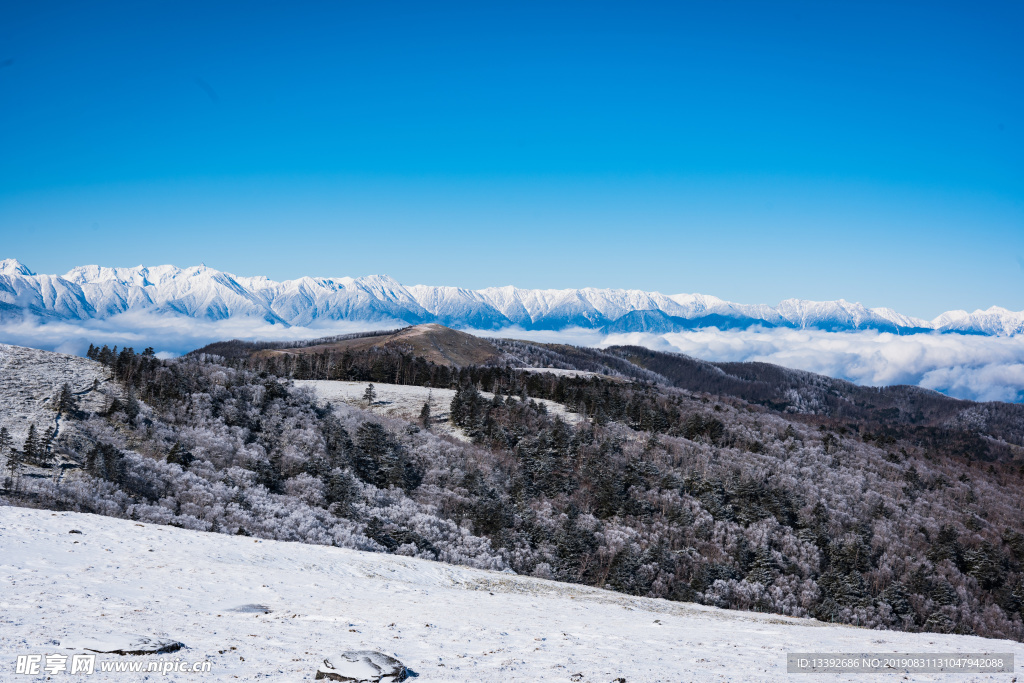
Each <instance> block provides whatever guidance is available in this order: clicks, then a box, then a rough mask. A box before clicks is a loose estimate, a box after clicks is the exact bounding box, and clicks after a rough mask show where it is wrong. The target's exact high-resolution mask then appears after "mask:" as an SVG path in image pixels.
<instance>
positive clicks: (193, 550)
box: [0, 507, 1024, 683]
mask: <svg viewBox="0 0 1024 683" xmlns="http://www.w3.org/2000/svg"><path fill="white" fill-rule="evenodd" d="M72 529H76V530H79V531H81V534H70V533H69V531H70V530H72ZM0 582H2V586H3V590H2V593H0V653H2V657H0V679H3V680H11V679H14V680H17V679H18V678H25V680H29V679H28V678H27V677H16V676H15V675H14V674H13V672H14V666H15V659H16V657H17V655H19V654H52V653H55V652H59V651H60V650H59V647H60V645H59V644H60V643H61V642H62V641H68V642H76V641H81V640H83V639H105V638H110V637H111V636H112V635H113V636H114V637H117V635H116V634H141V635H145V636H150V637H166V638H171V639H174V640H180V641H181V642H183V643H184V644H185V645H186V649H184V650H181V651H179V652H177V653H175V654H174V655H173V657H180V658H181V659H184V660H189V661H210V662H211V663H212V666H213V668H212V672H211V674H208V675H206V676H201V677H200V676H197V675H196V674H188V673H181V674H173V673H172V674H169V675H167V676H151V678H152V679H154V680H156V679H159V680H182V681H185V680H190V681H194V680H198V679H200V678H202V679H206V680H210V679H211V678H212V679H214V680H222V679H223V680H240V681H250V680H257V679H268V678H269V679H271V680H281V681H297V680H310V679H312V677H313V675H314V672H315V670H316V667H317V666H318V665H319V664H320V663H321V662H322V659H323V658H324V657H325V656H329V655H331V654H333V653H336V652H339V651H345V650H377V651H380V652H383V653H385V654H388V655H391V656H394V657H396V658H398V659H399V660H401V661H402V662H403V663H404V664H405V665H406V666H407V667H409V668H410V669H412V670H413V671H414V672H416V673H417V674H418V675H419V678H417V679H416V680H419V681H423V682H424V683H426V682H427V681H483V682H487V681H494V682H498V681H503V682H504V681H570V680H573V681H590V682H593V683H597V682H601V683H606V682H607V681H612V680H614V679H616V678H618V677H622V678H625V679H626V680H627V681H629V682H630V683H636V682H652V683H653V682H658V681H666V682H667V681H775V680H782V679H788V678H789V676H788V675H787V674H786V653H787V652H814V651H817V652H1012V653H1014V655H1015V657H1016V659H1017V661H1018V662H1019V661H1024V659H1022V658H1024V645H1022V644H1020V643H1014V642H1009V641H999V640H986V639H983V638H978V637H973V636H953V635H938V634H932V633H921V634H911V633H899V632H888V631H871V630H866V629H859V628H852V627H845V626H832V625H825V624H822V623H820V622H816V621H813V620H808V619H795V618H788V617H780V616H777V615H765V614H755V613H749V612H737V611H727V610H719V609H716V608H712V607H702V606H697V605H692V604H686V603H674V602H668V601H665V600H656V599H649V598H635V597H631V596H627V595H622V594H618V593H613V592H609V591H603V590H599V589H595V588H587V587H583V586H576V585H571V584H560V583H555V582H551V581H545V580H543V579H537V578H532V577H524V576H514V575H509V574H502V573H498V572H490V571H484V570H478V569H469V568H466V567H455V566H451V565H445V564H441V563H436V562H430V561H426V560H417V559H413V558H406V557H397V556H393V555H383V554H376V553H364V552H360V551H354V550H345V549H340V548H330V547H324V546H313V545H302V544H297V543H287V542H278V541H265V540H254V539H252V538H246V537H234V536H225V535H222V534H212V533H202V532H195V531H188V530H185V529H178V528H174V527H164V526H156V525H149V524H147V525H141V524H138V523H135V522H132V521H129V520H118V519H112V518H108V517H100V516H96V515H88V514H81V513H53V512H50V511H48V510H29V509H23V508H13V507H0ZM254 605H259V606H265V607H266V608H267V609H269V610H270V611H269V613H267V612H266V611H265V610H263V609H260V610H253V609H252V608H253V606H254ZM232 648H234V649H232ZM70 652H71V651H70V650H68V651H66V653H70ZM110 657H113V655H110ZM236 677H237V678H236ZM1010 678H1011V676H1007V675H1006V674H1002V675H997V674H993V675H978V674H975V675H971V676H962V677H961V676H958V677H957V680H958V681H988V680H991V681H1008V680H1009V679H1010ZM896 679H897V678H896V677H894V676H893V675H891V674H888V675H877V676H876V675H864V674H859V675H817V676H814V680H815V681H823V682H824V681H851V682H859V683H870V682H871V681H876V680H877V681H882V680H885V681H892V680H896ZM898 679H899V680H902V679H903V677H898ZM97 680H100V679H99V677H97ZM136 680H144V679H143V678H142V677H139V678H137V679H136ZM914 680H915V681H933V680H934V681H939V680H949V679H948V676H944V675H942V674H935V675H931V676H929V675H916V676H915V677H914Z"/></svg>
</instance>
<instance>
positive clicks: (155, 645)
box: [60, 633, 185, 655]
mask: <svg viewBox="0 0 1024 683" xmlns="http://www.w3.org/2000/svg"><path fill="white" fill-rule="evenodd" d="M60 647H61V648H63V649H66V650H85V651H87V652H98V653H100V654H109V655H162V654H167V653H169V652H177V651H178V650H180V649H181V648H183V647H185V646H184V645H183V644H182V643H179V642H178V641H176V640H171V639H170V638H157V637H155V636H141V635H137V634H119V633H112V634H110V635H106V636H101V637H99V638H81V639H69V640H62V641H61V643H60Z"/></svg>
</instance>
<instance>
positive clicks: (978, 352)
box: [0, 313, 1024, 402]
mask: <svg viewBox="0 0 1024 683" xmlns="http://www.w3.org/2000/svg"><path fill="white" fill-rule="evenodd" d="M402 324H403V323H400V322H398V321H391V322H388V321H384V322H341V323H334V324H332V325H329V326H323V327H319V326H318V327H287V328H286V327H281V326H280V325H271V324H270V323H267V322H265V321H262V320H256V319H251V318H248V319H246V318H242V319H239V318H235V319H229V320H226V321H220V322H210V321H204V320H195V319H193V318H186V317H168V316H166V315H154V314H148V313H125V314H122V315H118V316H114V317H112V318H108V319H106V320H90V321H85V322H47V323H46V324H41V323H40V322H39V321H38V320H33V319H27V320H24V321H21V322H8V323H4V324H3V325H2V326H0V341H2V342H5V343H9V344H18V345H21V346H31V347H35V348H41V349H48V350H54V351H61V352H63V353H72V354H78V355H82V354H84V353H85V350H86V349H87V348H88V346H89V344H90V343H93V344H109V345H114V344H117V345H118V346H133V347H135V348H136V349H137V350H140V349H143V348H145V347H147V346H152V347H154V348H155V349H156V350H157V351H158V352H159V353H160V355H161V356H163V357H169V356H174V355H179V354H182V353H186V352H188V351H190V350H192V349H195V348H198V347H201V346H203V345H205V344H208V343H210V342H212V341H218V340H224V339H247V340H299V339H310V338H315V337H323V336H328V335H334V334H345V333H348V332H359V331H365V330H372V329H385V328H394V327H400V326H402ZM476 333H477V334H480V335H481V336H489V337H511V338H516V339H529V340H533V341H541V342H559V343H569V344H577V345H581V346H596V347H607V346H612V345H621V344H634V345H638V346H645V347H648V348H651V349H657V350H660V351H674V352H679V353H685V354H687V355H690V356H694V357H697V358H702V359H705V360H712V361H763V362H767V363H775V364H777V365H782V366H785V367H789V368H797V369H801V370H808V371H810V372H816V373H820V374H823V375H828V376H830V377H839V378H842V379H847V380H850V381H852V382H856V383H857V384H867V385H875V386H878V385H890V384H915V385H919V386H922V387H926V388H928V389H934V390H936V391H941V392H943V393H945V394H948V395H950V396H955V397H957V398H965V399H971V400H978V401H1013V402H1024V338H1022V337H984V336H973V335H958V334H937V333H929V334H916V335H906V336H898V335H895V334H888V333H878V332H872V331H864V332H822V331H817V330H792V329H762V328H754V329H749V330H732V331H719V330H717V329H714V328H709V329H702V330H694V331H689V332H676V333H670V334H663V335H654V334H644V333H631V334H614V335H603V334H601V333H600V332H598V331H596V330H588V329H582V328H575V329H569V330H563V331H558V332H552V331H526V330H523V329H520V328H509V329H505V330H500V331H497V332H496V331H493V330H488V331H486V332H483V331H477V332H476Z"/></svg>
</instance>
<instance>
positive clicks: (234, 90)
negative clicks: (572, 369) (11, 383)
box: [0, 0, 1024, 317]
mask: <svg viewBox="0 0 1024 683" xmlns="http://www.w3.org/2000/svg"><path fill="white" fill-rule="evenodd" d="M1022 29H1024V4H1022V3H1020V2H1004V3H984V2H970V3H968V2H960V3H940V2H920V3H905V2H892V1H886V2H877V3H876V2H850V3H847V2H820V1H814V2H729V1H721V2H702V3H683V2H618V3H603V2H593V1H589V2H579V3H571V2H556V1H552V2H528V1H525V2H524V1H522V0H520V1H517V2H511V3H502V2H474V3H470V2H465V3H451V2H432V3H424V2H391V1H387V0H384V1H379V2H358V3H357V2H305V3H299V2H245V3H231V2H216V3H210V2H202V3H200V2H186V1H182V0H177V1H175V2H154V1H150V2H138V1H133V2H124V3H114V2H106V3H103V2H97V3H88V4H87V3H78V2H49V1H47V0H36V1H33V2H25V3H13V2H6V3H2V4H0V258H3V257H16V258H19V259H21V260H22V261H24V262H25V263H26V264H27V265H29V266H30V267H31V268H33V269H35V270H36V271H38V272H65V271H66V270H67V269H69V268H70V267H72V266H74V265H79V264H83V263H100V264H104V265H137V264H139V263H145V264H149V265H154V264H159V263H175V264H178V265H192V264H196V263H198V262H200V261H205V262H206V263H207V265H210V266H214V267H217V268H221V269H223V270H228V271H231V272H235V273H238V274H243V275H255V274H265V275H268V276H270V277H272V278H275V279H286V278H293V277H298V276H301V275H326V276H340V275H353V276H356V275H362V274H368V273H388V274H390V275H392V276H394V277H395V278H397V279H398V280H400V281H402V282H405V283H407V284H414V283H419V282H423V283H428V284H452V285H460V286H466V287H474V288H477V287H484V286H489V285H503V284H516V285H519V286H524V287H572V286H598V287H636V288H640V289H649V290H659V291H662V292H666V293H675V292H692V291H699V292H706V293H710V294H715V295H718V296H721V297H724V298H728V299H732V300H737V301H742V302H748V303H753V302H767V303H776V302H777V301H778V300H780V299H782V298H786V297H800V298H814V299H833V298H840V297H845V298H847V299H850V300H858V301H862V302H863V303H865V304H867V305H869V306H883V305H884V306H891V307H894V308H896V309H898V310H901V311H903V312H905V313H910V314H914V315H919V316H923V317H931V316H933V315H935V314H937V313H939V312H941V311H943V310H946V309H951V308H968V309H974V308H978V307H988V306H990V305H993V304H995V305H1001V306H1006V307H1008V308H1013V309H1015V310H1019V309H1024V116H1022V114H1024V40H1021V38H1020V36H1021V32H1022Z"/></svg>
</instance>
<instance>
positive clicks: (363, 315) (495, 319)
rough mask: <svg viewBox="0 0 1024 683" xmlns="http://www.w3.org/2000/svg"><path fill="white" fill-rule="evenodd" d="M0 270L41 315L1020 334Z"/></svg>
mask: <svg viewBox="0 0 1024 683" xmlns="http://www.w3.org/2000/svg"><path fill="white" fill-rule="evenodd" d="M0 278H3V279H2V280H0V322H2V321H4V320H11V319H15V318H18V317H19V316H23V315H24V314H26V313H27V314H30V315H35V316H39V317H40V318H42V319H44V320H45V319H60V320H85V319H97V318H99V319H103V318H108V317H110V316H113V315H117V314H120V313H125V312H128V311H144V310H149V311H152V312H154V313H157V314H161V315H168V316H186V317H191V318H200V319H206V320H213V321H218V320H226V319H232V318H253V319H259V320H264V321H268V322H272V323H274V324H283V325H285V326H305V327H310V326H312V327H315V326H318V325H325V324H330V323H332V322H337V321H340V320H349V321H359V322H381V323H385V324H401V325H418V324H422V323H439V324H443V325H447V326H449V327H456V328H460V327H461V328H464V329H481V330H498V329H503V328H508V327H521V328H523V329H533V330H562V329H566V328H575V327H580V328H586V329H594V330H601V331H604V332H605V333H607V334H615V333H633V332H646V333H651V334H666V333H670V332H682V331H685V330H692V329H699V328H711V327H714V328H718V329H747V328H757V327H765V328H768V327H788V328H796V329H818V330H825V331H860V330H874V331H878V332H891V333H895V334H907V333H918V332H931V331H936V332H956V333H964V334H983V335H993V336H1014V335H1018V334H1024V312H1014V311H1008V310H1006V309H1005V308H1000V307H998V306H993V307H991V308H988V309H987V310H977V311H974V312H973V313H968V312H967V311H949V312H947V313H943V314H942V315H940V316H939V317H937V318H935V319H934V320H932V321H926V320H921V319H919V318H914V317H912V316H907V315H903V314H901V313H898V312H897V311H894V310H892V309H890V308H867V307H866V306H864V305H863V304H861V303H858V302H850V301H847V300H845V299H838V300H836V301H809V300H805V299H786V300H784V301H781V302H779V304H778V305H776V306H769V305H767V304H739V303H734V302H730V301H725V300H723V299H720V298H718V297H715V296H711V295H707V294H671V295H665V294H661V293H660V292H645V291H642V290H637V289H599V288H594V287H582V288H578V289H521V288H518V287H514V286H512V285H505V286H501V287H488V288H486V289H480V290H471V289H465V288H461V287H452V286H434V285H414V286H409V287H407V286H405V285H403V284H401V283H400V282H398V281H397V280H395V279H394V278H392V277H390V276H388V275H383V274H376V275H364V276H362V277H357V278H351V277H330V278H325V277H308V276H307V277H300V278H297V279H294V280H285V281H283V282H276V281H274V280H271V279H269V278H267V277H264V276H252V277H239V276H236V275H233V274H231V273H225V272H223V271H219V270H217V269H215V268H211V267H209V266H207V265H205V264H200V265H198V266H190V267H188V268H179V267H177V266H173V265H163V266H152V267H147V266H143V265H139V266H134V267H130V268H109V267H103V266H98V265H88V266H79V267H77V268H73V269H71V270H70V271H68V273H66V274H65V275H63V276H56V275H35V274H33V272H32V271H31V270H29V269H28V268H27V267H26V266H25V265H23V264H22V263H21V262H20V261H18V260H16V259H6V260H3V261H0Z"/></svg>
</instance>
